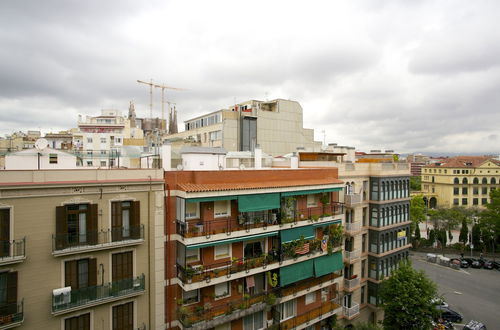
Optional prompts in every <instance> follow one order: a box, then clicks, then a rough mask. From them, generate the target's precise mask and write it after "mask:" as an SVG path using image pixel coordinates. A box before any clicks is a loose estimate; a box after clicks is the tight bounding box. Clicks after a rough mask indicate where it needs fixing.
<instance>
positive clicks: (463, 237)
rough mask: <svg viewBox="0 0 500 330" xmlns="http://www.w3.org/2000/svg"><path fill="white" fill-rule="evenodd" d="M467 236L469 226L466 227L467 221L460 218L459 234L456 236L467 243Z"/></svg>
mask: <svg viewBox="0 0 500 330" xmlns="http://www.w3.org/2000/svg"><path fill="white" fill-rule="evenodd" d="M468 236H469V228H468V227H467V221H466V220H465V219H463V220H462V228H460V236H458V240H459V241H460V242H462V243H464V245H465V244H467V240H468Z"/></svg>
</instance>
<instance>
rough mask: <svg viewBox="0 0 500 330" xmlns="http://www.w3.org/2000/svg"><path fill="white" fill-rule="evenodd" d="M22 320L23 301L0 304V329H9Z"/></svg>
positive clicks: (19, 323)
mask: <svg viewBox="0 0 500 330" xmlns="http://www.w3.org/2000/svg"><path fill="white" fill-rule="evenodd" d="M23 321H24V301H21V302H18V303H13V304H7V305H3V306H0V329H10V328H14V327H17V326H19V325H21V324H22V323H23Z"/></svg>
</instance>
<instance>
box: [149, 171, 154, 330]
mask: <svg viewBox="0 0 500 330" xmlns="http://www.w3.org/2000/svg"><path fill="white" fill-rule="evenodd" d="M148 177H149V191H148V256H149V257H148V292H149V302H148V304H151V191H152V182H151V180H152V179H151V175H149V176H148ZM154 296H155V294H153V297H154ZM148 324H149V327H151V308H148Z"/></svg>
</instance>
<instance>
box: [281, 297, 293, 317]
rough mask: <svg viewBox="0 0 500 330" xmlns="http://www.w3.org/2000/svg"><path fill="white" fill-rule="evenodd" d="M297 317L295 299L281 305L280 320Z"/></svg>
mask: <svg viewBox="0 0 500 330" xmlns="http://www.w3.org/2000/svg"><path fill="white" fill-rule="evenodd" d="M294 316H295V299H293V300H289V301H287V302H284V303H282V304H281V305H280V319H281V320H282V321H283V320H287V319H290V318H292V317H294Z"/></svg>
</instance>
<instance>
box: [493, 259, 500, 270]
mask: <svg viewBox="0 0 500 330" xmlns="http://www.w3.org/2000/svg"><path fill="white" fill-rule="evenodd" d="M493 269H497V270H500V262H498V261H493Z"/></svg>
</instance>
